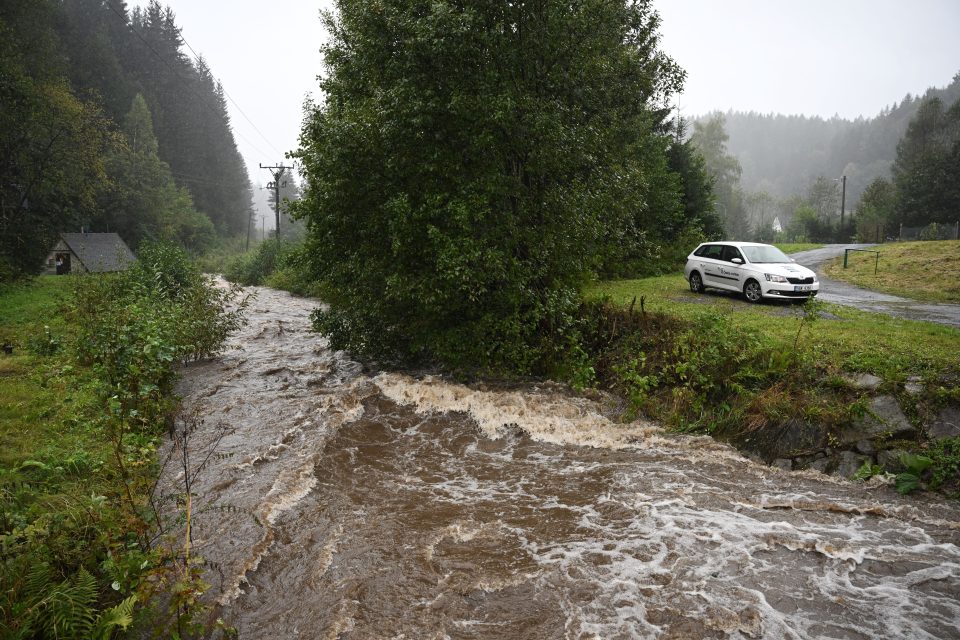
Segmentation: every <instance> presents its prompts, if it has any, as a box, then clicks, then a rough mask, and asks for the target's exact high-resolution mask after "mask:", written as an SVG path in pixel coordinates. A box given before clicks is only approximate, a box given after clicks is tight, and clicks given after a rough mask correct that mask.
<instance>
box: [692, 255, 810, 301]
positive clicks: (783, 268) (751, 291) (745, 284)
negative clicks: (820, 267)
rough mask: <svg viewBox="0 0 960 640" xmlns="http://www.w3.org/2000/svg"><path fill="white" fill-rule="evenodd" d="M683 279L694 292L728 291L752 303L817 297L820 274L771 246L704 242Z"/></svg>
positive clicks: (693, 256)
mask: <svg viewBox="0 0 960 640" xmlns="http://www.w3.org/2000/svg"><path fill="white" fill-rule="evenodd" d="M683 275H684V277H686V279H687V282H689V283H690V291H693V292H694V293H702V292H703V291H704V289H707V288H712V289H724V290H726V291H736V292H738V293H742V294H743V296H744V297H745V298H746V299H747V300H748V301H750V302H760V300H762V299H763V298H780V299H792V300H797V299H804V300H805V299H807V298H812V297H813V296H815V295H817V292H818V291H819V290H820V282H819V281H818V280H817V274H816V273H814V272H813V271H811V270H810V269H807V268H806V267H802V266H800V265H799V264H797V263H796V262H794V261H793V260H792V259H790V258H789V257H787V254H785V253H784V252H782V251H780V249H777V248H776V247H773V246H770V245H769V244H758V243H756V242H704V243H703V244H701V245H700V246H699V247H697V248H696V250H694V252H693V253H691V254H690V255H689V256H687V266H686V267H685V268H684V270H683Z"/></svg>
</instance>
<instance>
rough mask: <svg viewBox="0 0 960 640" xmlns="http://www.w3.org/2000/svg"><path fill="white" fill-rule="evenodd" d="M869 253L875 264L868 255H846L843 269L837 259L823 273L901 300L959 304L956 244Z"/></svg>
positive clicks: (906, 245) (898, 246)
mask: <svg viewBox="0 0 960 640" xmlns="http://www.w3.org/2000/svg"><path fill="white" fill-rule="evenodd" d="M871 249H872V250H875V251H879V252H880V260H879V262H876V261H875V255H874V254H872V253H862V252H850V254H849V258H848V261H847V268H846V269H844V268H843V258H842V257H841V258H837V259H836V260H834V261H833V262H831V263H830V264H829V265H827V266H826V268H825V269H824V273H826V275H828V276H829V277H831V278H834V279H836V280H842V281H844V282H849V283H851V284H855V285H857V286H860V287H864V288H867V289H874V290H876V291H882V292H884V293H890V294H893V295H897V296H903V297H904V298H912V299H915V300H924V301H928V302H955V303H956V302H960V280H958V279H957V272H958V271H960V241H958V240H941V241H929V242H898V243H894V244H883V245H878V246H876V247H871ZM875 269H876V273H874V270H875Z"/></svg>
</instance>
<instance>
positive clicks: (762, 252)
mask: <svg viewBox="0 0 960 640" xmlns="http://www.w3.org/2000/svg"><path fill="white" fill-rule="evenodd" d="M740 250H741V251H743V253H744V254H746V256H747V260H749V261H750V262H753V263H756V264H778V263H781V262H793V261H792V260H790V258H788V257H787V254H785V253H784V252H783V251H780V249H777V248H776V247H771V246H770V245H761V246H758V247H740Z"/></svg>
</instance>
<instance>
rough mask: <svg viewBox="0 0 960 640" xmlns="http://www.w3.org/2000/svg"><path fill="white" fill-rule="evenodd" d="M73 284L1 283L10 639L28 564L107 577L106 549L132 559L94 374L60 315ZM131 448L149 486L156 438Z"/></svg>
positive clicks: (0, 462)
mask: <svg viewBox="0 0 960 640" xmlns="http://www.w3.org/2000/svg"><path fill="white" fill-rule="evenodd" d="M72 284H73V277H59V278H58V277H56V276H48V277H39V278H36V279H34V280H32V281H30V282H27V283H24V284H17V285H9V286H4V287H2V288H0V342H2V343H4V344H7V343H10V344H13V346H14V353H13V354H12V355H6V354H3V353H0V558H2V559H3V562H2V563H0V585H2V586H3V589H2V590H0V636H3V637H6V635H5V634H6V633H7V632H11V633H12V631H11V630H12V629H16V628H17V625H18V624H19V623H20V622H22V621H23V619H24V618H23V616H24V615H25V614H24V612H23V610H22V608H23V604H24V601H23V599H22V598H23V593H24V591H23V589H24V583H23V580H24V578H25V577H26V576H27V574H28V573H29V571H30V570H31V569H33V568H35V567H37V566H38V565H42V564H46V565H47V566H49V568H50V570H51V576H52V580H53V583H58V582H60V581H61V580H63V579H65V578H68V577H71V576H75V575H77V572H78V571H79V569H80V568H81V567H82V568H83V569H85V570H87V571H88V572H90V573H91V574H93V575H96V576H103V575H104V573H105V570H104V568H103V567H104V566H105V565H104V563H105V562H107V561H108V555H107V552H108V550H112V551H111V553H112V554H113V558H114V559H118V558H120V557H128V556H127V555H123V554H127V542H128V540H127V536H128V533H129V531H130V520H129V518H128V516H127V515H125V513H126V512H125V511H124V510H123V509H121V508H119V505H120V503H121V501H122V500H123V497H122V496H123V495H124V494H125V489H124V483H123V480H122V479H121V477H120V474H119V473H118V471H117V468H116V464H115V458H114V451H113V448H112V446H111V444H110V441H109V439H108V438H107V436H106V433H105V430H104V428H103V418H104V410H103V407H102V406H101V405H100V403H99V401H98V400H97V393H96V377H95V375H94V372H93V371H91V370H90V369H88V368H85V367H82V366H79V365H77V364H76V363H75V362H74V359H73V357H72V354H71V351H70V347H69V342H70V334H71V333H72V332H71V327H70V326H69V325H68V324H67V322H66V321H65V320H64V315H63V313H62V311H63V304H64V302H65V300H66V298H67V297H68V295H69V291H70V289H71V286H72ZM131 444H134V443H133V439H131ZM134 446H136V449H130V450H129V452H128V457H127V461H126V464H127V470H128V471H129V472H130V474H131V480H132V481H133V482H139V483H141V484H145V485H146V486H149V482H150V481H151V480H152V478H153V477H154V469H153V468H152V466H151V465H152V460H153V455H152V450H153V447H154V446H155V442H153V441H148V440H147V439H144V438H139V439H138V441H137V442H136V443H135V445H134ZM118 551H119V552H120V553H118ZM131 553H132V552H131ZM131 557H132V556H131ZM138 566H139V563H138ZM107 573H109V572H107ZM110 575H112V574H110ZM113 579H116V578H113V577H110V578H101V580H104V581H105V583H106V584H109V583H110V581H111V580H113ZM53 583H52V584H53ZM101 584H102V583H101ZM50 588H52V587H50ZM100 597H101V598H102V602H104V603H107V604H111V603H112V602H113V600H114V599H115V598H116V593H115V592H112V591H110V590H101V592H100ZM18 611H19V613H18Z"/></svg>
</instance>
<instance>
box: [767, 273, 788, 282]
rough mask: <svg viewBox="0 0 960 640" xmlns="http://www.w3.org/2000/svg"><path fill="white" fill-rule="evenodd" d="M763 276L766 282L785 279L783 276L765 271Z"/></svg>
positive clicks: (784, 280) (783, 280)
mask: <svg viewBox="0 0 960 640" xmlns="http://www.w3.org/2000/svg"><path fill="white" fill-rule="evenodd" d="M763 277H764V278H766V279H767V282H786V281H787V279H786V278H784V277H783V276H778V275H777V274H775V273H765V274H763Z"/></svg>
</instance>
